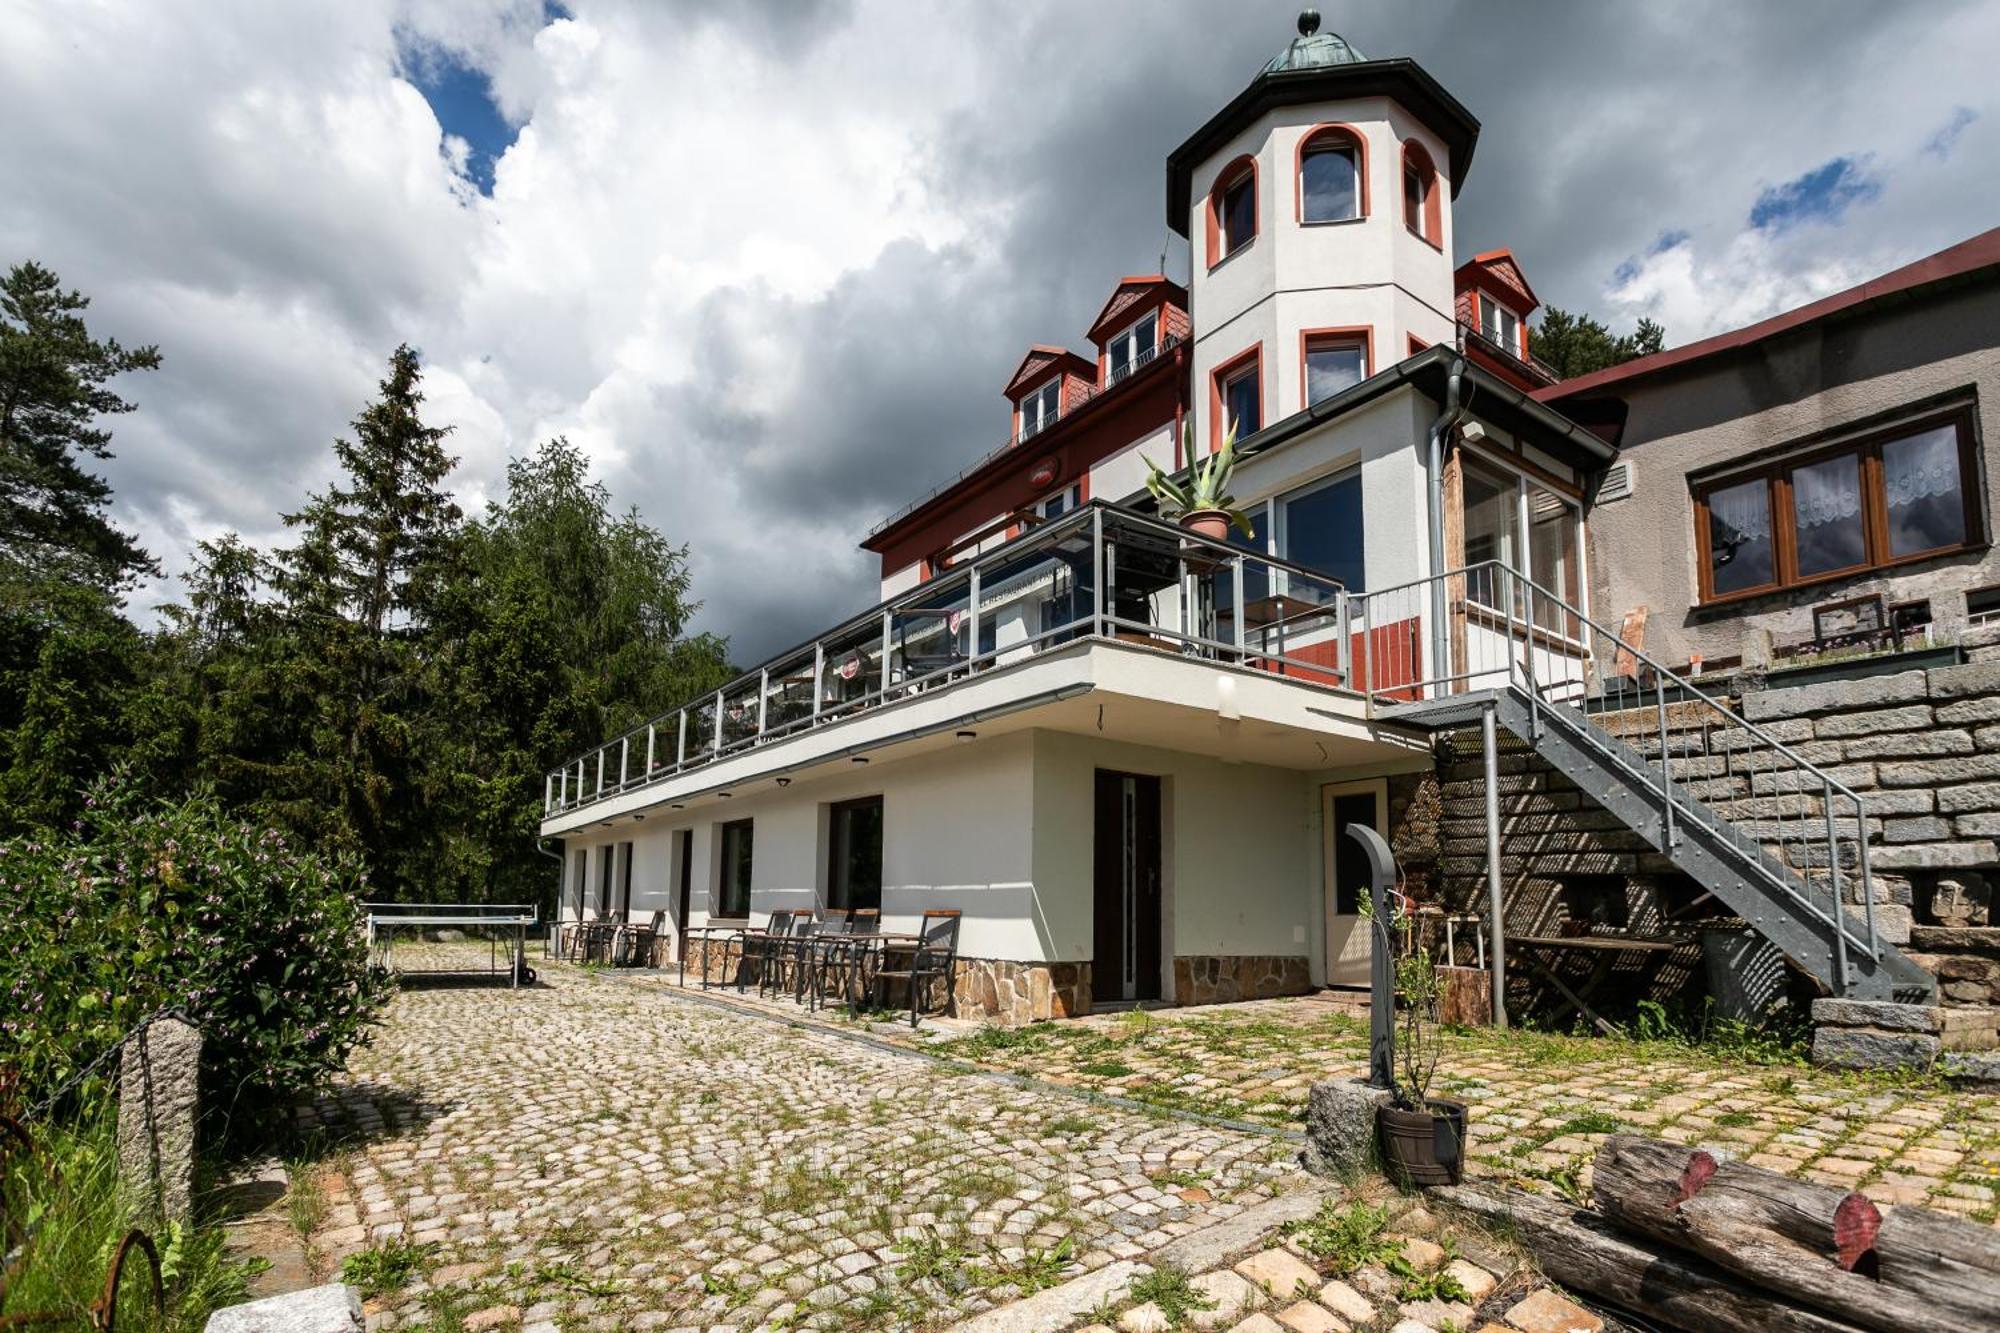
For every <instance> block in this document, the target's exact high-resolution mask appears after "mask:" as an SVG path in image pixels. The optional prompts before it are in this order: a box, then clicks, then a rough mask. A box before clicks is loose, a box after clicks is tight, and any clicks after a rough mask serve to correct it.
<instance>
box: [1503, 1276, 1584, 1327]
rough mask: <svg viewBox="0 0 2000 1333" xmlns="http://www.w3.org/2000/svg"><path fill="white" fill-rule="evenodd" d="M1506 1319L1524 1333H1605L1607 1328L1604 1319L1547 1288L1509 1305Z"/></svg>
mask: <svg viewBox="0 0 2000 1333" xmlns="http://www.w3.org/2000/svg"><path fill="white" fill-rule="evenodd" d="M1506 1319H1507V1322H1508V1323H1510V1324H1512V1325H1513V1326H1514V1327H1515V1328H1518V1329H1520V1330H1521V1333H1603V1330H1604V1321H1603V1320H1602V1319H1599V1318H1598V1317H1597V1316H1596V1315H1594V1314H1592V1313H1591V1312H1590V1311H1588V1310H1586V1309H1584V1308H1583V1307H1581V1306H1579V1305H1576V1304H1574V1303H1572V1302H1570V1301H1566V1300H1564V1299H1563V1298H1562V1297H1560V1296H1558V1295H1556V1293H1555V1292H1553V1291H1551V1290H1550V1289H1549V1288H1547V1287H1541V1288H1538V1289H1537V1290H1535V1291H1533V1292H1530V1293H1529V1294H1528V1296H1527V1297H1526V1299H1524V1300H1521V1301H1518V1302H1516V1303H1515V1304H1514V1305H1513V1306H1511V1307H1509V1308H1508V1310H1507V1314H1506Z"/></svg>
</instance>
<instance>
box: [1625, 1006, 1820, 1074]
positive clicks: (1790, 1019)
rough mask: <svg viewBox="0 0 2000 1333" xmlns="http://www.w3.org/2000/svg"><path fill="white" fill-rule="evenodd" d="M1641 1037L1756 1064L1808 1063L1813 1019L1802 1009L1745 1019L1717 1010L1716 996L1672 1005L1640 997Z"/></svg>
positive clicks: (1635, 1031)
mask: <svg viewBox="0 0 2000 1333" xmlns="http://www.w3.org/2000/svg"><path fill="white" fill-rule="evenodd" d="M1632 1036H1633V1037H1634V1039H1636V1040H1638V1041H1652V1042H1661V1043H1664V1044H1667V1045H1672V1046H1686V1047H1689V1048H1693V1049H1698V1050H1704V1051H1709V1052H1713V1053H1715V1054H1718V1055H1727V1056H1730V1057H1732V1058H1734V1059H1738V1060H1744V1061H1747V1062H1749V1063H1751V1064H1760V1065H1784V1064H1805V1063H1807V1061H1808V1059H1809V1058H1810V1056H1809V1052H1810V1048H1811V1045H1812V1020H1811V1018H1810V1017H1809V1016H1808V1015H1807V1014H1806V1012H1805V1011H1804V1010H1803V1009H1801V1008H1797V1007H1794V1008H1786V1009H1778V1010H1776V1011H1775V1012H1773V1013H1772V1014H1770V1015H1769V1016H1768V1017H1767V1018H1765V1020H1764V1021H1763V1022H1761V1023H1746V1022H1744V1021H1743V1020H1742V1019H1739V1018H1729V1017H1725V1016H1723V1015H1721V1014H1718V1013H1717V1012H1716V1011H1715V999H1714V997H1713V996H1706V995H1705V996H1702V997H1701V999H1700V1000H1699V1002H1689V1003H1684V1004H1680V1005H1677V1006H1674V1007H1672V1008H1669V1007H1668V1006H1667V1005H1664V1004H1661V1003H1660V1002H1659V1001H1657V1000H1641V1001H1639V1003H1638V1005H1637V1009H1636V1013H1635V1014H1634V1017H1633V1020H1632Z"/></svg>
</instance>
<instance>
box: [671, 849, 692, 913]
mask: <svg viewBox="0 0 2000 1333" xmlns="http://www.w3.org/2000/svg"><path fill="white" fill-rule="evenodd" d="M680 840H681V854H680V862H681V882H680V914H679V915H678V916H676V917H675V918H674V925H675V926H677V927H678V928H679V929H681V930H686V929H687V925H688V907H689V900H690V899H691V898H692V897H693V896H694V830H693V829H691V828H690V829H682V830H681V832H680Z"/></svg>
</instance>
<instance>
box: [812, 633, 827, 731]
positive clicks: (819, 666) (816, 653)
mask: <svg viewBox="0 0 2000 1333" xmlns="http://www.w3.org/2000/svg"><path fill="white" fill-rule="evenodd" d="M825 693H826V640H825V639H817V640H815V641H814V642H813V714H812V715H813V716H814V717H818V716H819V704H820V697H821V696H822V695H824V694H825Z"/></svg>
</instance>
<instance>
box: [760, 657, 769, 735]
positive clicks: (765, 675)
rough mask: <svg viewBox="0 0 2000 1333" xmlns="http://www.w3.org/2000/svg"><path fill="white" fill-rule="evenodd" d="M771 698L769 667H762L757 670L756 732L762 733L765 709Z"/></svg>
mask: <svg viewBox="0 0 2000 1333" xmlns="http://www.w3.org/2000/svg"><path fill="white" fill-rule="evenodd" d="M770 700H771V669H770V668H769V667H764V668H761V669H759V670H758V672H757V734H758V735H759V736H761V735H763V734H764V723H765V718H766V709H767V706H768V705H769V703H770Z"/></svg>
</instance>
